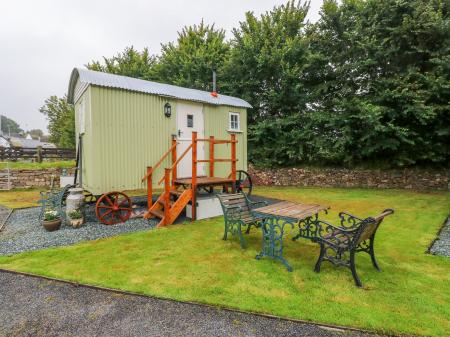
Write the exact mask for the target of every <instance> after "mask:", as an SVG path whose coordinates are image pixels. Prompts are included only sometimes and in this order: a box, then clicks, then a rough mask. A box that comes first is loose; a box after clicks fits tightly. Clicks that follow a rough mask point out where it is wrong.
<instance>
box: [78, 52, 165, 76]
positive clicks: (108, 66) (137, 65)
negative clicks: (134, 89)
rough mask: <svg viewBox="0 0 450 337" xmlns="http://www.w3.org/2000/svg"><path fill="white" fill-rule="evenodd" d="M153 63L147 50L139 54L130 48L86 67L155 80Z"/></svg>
mask: <svg viewBox="0 0 450 337" xmlns="http://www.w3.org/2000/svg"><path fill="white" fill-rule="evenodd" d="M155 63H156V58H155V57H154V56H152V55H150V54H149V52H148V49H147V48H144V50H143V51H142V52H139V51H137V50H135V49H134V47H133V46H131V47H128V48H125V50H124V51H123V53H119V54H117V55H116V56H113V57H111V58H107V57H103V63H102V62H99V61H92V62H91V63H89V64H87V65H86V67H87V68H88V69H91V70H96V71H103V72H106V73H111V74H117V75H123V76H129V77H135V78H140V79H143V80H156V79H157V77H156V75H155V72H154V70H153V66H154V65H155Z"/></svg>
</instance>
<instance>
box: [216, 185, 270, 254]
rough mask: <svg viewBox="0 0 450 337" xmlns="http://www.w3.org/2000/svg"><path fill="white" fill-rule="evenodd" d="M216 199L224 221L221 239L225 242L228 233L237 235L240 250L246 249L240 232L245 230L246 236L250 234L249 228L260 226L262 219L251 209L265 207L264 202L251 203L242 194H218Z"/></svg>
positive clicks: (245, 243) (265, 203)
mask: <svg viewBox="0 0 450 337" xmlns="http://www.w3.org/2000/svg"><path fill="white" fill-rule="evenodd" d="M217 198H219V200H220V204H221V206H222V210H223V216H224V219H225V231H224V235H223V239H224V240H226V239H227V236H228V233H230V234H232V235H237V236H238V237H239V241H240V244H241V247H242V248H246V247H247V242H246V241H245V239H244V236H243V235H242V230H243V229H244V228H246V231H245V232H246V234H248V233H249V232H250V228H251V226H255V227H256V228H258V227H260V226H261V221H262V220H263V217H261V216H258V215H256V214H255V213H254V211H253V209H254V208H256V207H261V206H265V205H267V202H265V201H257V202H254V201H251V200H250V199H249V198H248V197H247V196H246V195H245V194H244V193H242V192H241V193H230V194H218V195H217Z"/></svg>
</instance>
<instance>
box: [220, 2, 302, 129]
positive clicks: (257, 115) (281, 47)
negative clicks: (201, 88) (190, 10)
mask: <svg viewBox="0 0 450 337" xmlns="http://www.w3.org/2000/svg"><path fill="white" fill-rule="evenodd" d="M308 9H309V2H305V3H302V2H301V1H295V0H294V1H288V2H287V3H286V4H285V5H282V6H278V7H275V8H273V9H272V10H271V11H269V12H266V13H264V14H262V15H261V17H259V18H258V17H256V16H255V15H254V14H253V13H252V12H248V13H246V20H245V21H244V22H241V23H240V25H239V28H236V29H234V30H233V35H234V38H233V40H232V42H231V43H232V47H233V49H232V51H231V56H230V60H229V62H228V63H227V66H226V81H225V82H226V88H225V89H226V91H227V92H229V93H230V94H233V95H236V96H239V97H242V98H244V99H246V100H248V101H249V102H250V104H252V106H253V109H252V110H251V111H250V114H249V120H250V122H254V121H260V120H266V119H267V118H269V119H270V118H273V117H276V118H278V117H282V116H288V115H291V114H295V113H299V112H301V111H302V110H303V109H304V107H305V104H306V103H307V93H306V88H305V86H304V77H305V74H304V70H305V67H306V65H307V63H308V54H309V50H308V40H307V39H306V38H305V34H304V31H305V27H306V22H305V17H306V15H307V13H308Z"/></svg>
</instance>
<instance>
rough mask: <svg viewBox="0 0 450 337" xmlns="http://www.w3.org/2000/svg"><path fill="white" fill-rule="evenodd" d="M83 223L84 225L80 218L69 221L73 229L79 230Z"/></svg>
mask: <svg viewBox="0 0 450 337" xmlns="http://www.w3.org/2000/svg"><path fill="white" fill-rule="evenodd" d="M83 223H84V219H83V218H81V219H70V225H71V226H72V227H73V228H80V227H81V225H82V224H83Z"/></svg>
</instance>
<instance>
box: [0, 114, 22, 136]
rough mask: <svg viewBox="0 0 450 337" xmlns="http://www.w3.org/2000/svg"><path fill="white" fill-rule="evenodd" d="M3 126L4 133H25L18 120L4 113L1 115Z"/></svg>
mask: <svg viewBox="0 0 450 337" xmlns="http://www.w3.org/2000/svg"><path fill="white" fill-rule="evenodd" d="M1 126H2V128H1V130H2V132H3V134H4V135H9V134H10V133H11V134H13V133H16V134H17V133H23V130H22V129H21V128H20V126H19V124H18V123H17V122H16V121H14V120H12V119H11V118H8V117H6V116H3V115H2V116H1Z"/></svg>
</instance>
